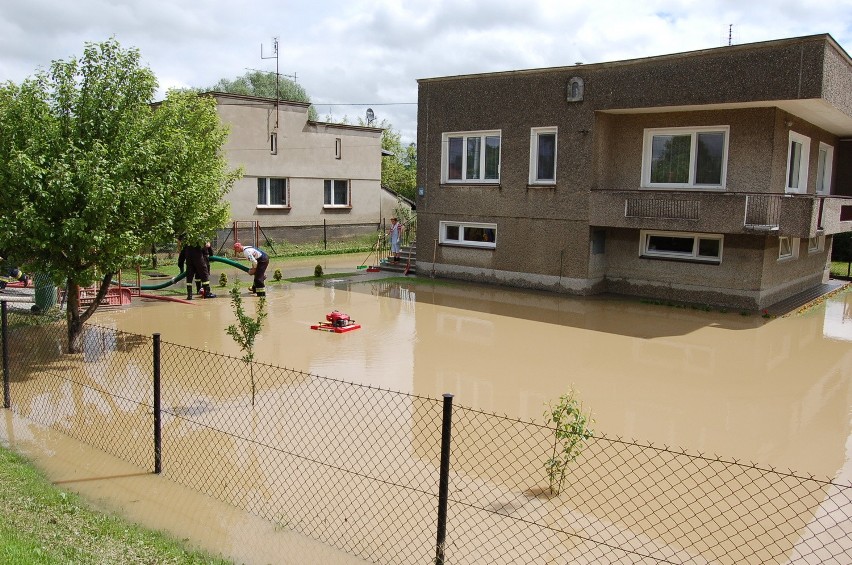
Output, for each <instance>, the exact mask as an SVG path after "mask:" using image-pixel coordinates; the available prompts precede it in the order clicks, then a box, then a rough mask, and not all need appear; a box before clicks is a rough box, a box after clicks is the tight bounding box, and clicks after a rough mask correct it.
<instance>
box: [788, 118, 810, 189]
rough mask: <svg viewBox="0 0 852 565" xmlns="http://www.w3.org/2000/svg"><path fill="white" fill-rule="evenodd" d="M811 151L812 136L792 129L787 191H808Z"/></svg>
mask: <svg viewBox="0 0 852 565" xmlns="http://www.w3.org/2000/svg"><path fill="white" fill-rule="evenodd" d="M810 153H811V140H810V138H809V137H805V136H804V135H802V134H800V133H796V132H794V131H791V132H790V145H789V150H788V151H787V187H786V189H785V190H786V192H796V193H801V192H807V191H808V156H809V155H810Z"/></svg>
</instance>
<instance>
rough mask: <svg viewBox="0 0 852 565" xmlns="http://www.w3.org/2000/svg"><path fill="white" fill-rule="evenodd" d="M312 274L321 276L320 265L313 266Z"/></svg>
mask: <svg viewBox="0 0 852 565" xmlns="http://www.w3.org/2000/svg"><path fill="white" fill-rule="evenodd" d="M314 276H315V277H317V278H319V277H321V276H322V265H317V266H316V267H314Z"/></svg>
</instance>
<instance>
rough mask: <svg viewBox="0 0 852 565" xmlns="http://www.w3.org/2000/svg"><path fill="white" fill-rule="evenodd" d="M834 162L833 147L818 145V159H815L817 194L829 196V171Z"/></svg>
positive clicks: (823, 144)
mask: <svg viewBox="0 0 852 565" xmlns="http://www.w3.org/2000/svg"><path fill="white" fill-rule="evenodd" d="M833 162H834V147H832V146H831V145H826V144H825V143H820V144H819V157H818V158H817V178H816V191H817V194H831V169H832V166H833Z"/></svg>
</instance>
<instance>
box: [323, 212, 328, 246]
mask: <svg viewBox="0 0 852 565" xmlns="http://www.w3.org/2000/svg"><path fill="white" fill-rule="evenodd" d="M322 248H323V249H328V225H327V224H326V221H325V218H323V219H322Z"/></svg>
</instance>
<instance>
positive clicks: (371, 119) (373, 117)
mask: <svg viewBox="0 0 852 565" xmlns="http://www.w3.org/2000/svg"><path fill="white" fill-rule="evenodd" d="M375 121H376V114H375V112H373V109H372V108H367V125H368V126H372V125H373V122H375Z"/></svg>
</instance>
